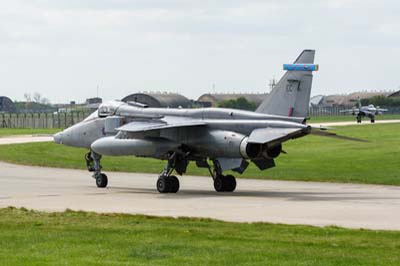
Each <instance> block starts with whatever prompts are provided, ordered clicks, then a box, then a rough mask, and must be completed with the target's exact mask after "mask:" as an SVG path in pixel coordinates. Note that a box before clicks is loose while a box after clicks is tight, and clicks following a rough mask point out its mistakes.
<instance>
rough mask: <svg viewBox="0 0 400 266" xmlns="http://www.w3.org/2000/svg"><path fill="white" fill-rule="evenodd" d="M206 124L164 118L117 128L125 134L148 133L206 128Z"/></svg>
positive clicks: (189, 120) (191, 120)
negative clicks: (198, 127) (180, 128)
mask: <svg viewBox="0 0 400 266" xmlns="http://www.w3.org/2000/svg"><path fill="white" fill-rule="evenodd" d="M205 125H206V123H205V122H203V121H201V120H195V119H187V118H183V117H172V116H170V117H168V116H166V117H163V118H162V119H157V120H153V119H151V120H137V121H133V122H130V123H128V124H126V125H123V126H122V127H119V128H117V129H116V130H118V131H125V132H132V133H136V132H146V131H152V130H160V129H168V128H178V127H194V126H205Z"/></svg>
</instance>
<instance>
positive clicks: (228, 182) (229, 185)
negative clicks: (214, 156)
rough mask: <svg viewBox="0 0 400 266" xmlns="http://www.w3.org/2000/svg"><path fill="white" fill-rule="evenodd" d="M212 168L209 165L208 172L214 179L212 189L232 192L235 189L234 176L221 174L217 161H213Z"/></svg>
mask: <svg viewBox="0 0 400 266" xmlns="http://www.w3.org/2000/svg"><path fill="white" fill-rule="evenodd" d="M213 168H214V169H211V167H209V171H210V174H211V176H212V178H213V179H214V189H215V191H217V192H233V191H235V189H236V178H235V177H234V176H233V175H226V176H225V175H223V174H222V170H221V166H220V164H219V162H218V161H214V167H213Z"/></svg>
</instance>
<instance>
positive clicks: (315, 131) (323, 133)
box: [311, 128, 368, 142]
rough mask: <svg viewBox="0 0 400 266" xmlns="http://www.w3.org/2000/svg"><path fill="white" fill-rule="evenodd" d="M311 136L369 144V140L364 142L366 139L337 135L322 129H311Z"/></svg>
mask: <svg viewBox="0 0 400 266" xmlns="http://www.w3.org/2000/svg"><path fill="white" fill-rule="evenodd" d="M311 134H313V135H317V136H321V137H330V138H335V139H342V140H350V141H357V142H368V141H367V140H364V139H358V138H352V137H347V136H341V135H337V134H336V133H333V132H328V131H324V130H321V129H320V128H311Z"/></svg>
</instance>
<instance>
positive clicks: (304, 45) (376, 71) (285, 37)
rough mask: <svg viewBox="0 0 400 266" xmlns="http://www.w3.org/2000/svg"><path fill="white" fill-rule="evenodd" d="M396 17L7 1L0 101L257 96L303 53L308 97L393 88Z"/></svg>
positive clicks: (396, 6)
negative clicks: (308, 68)
mask: <svg viewBox="0 0 400 266" xmlns="http://www.w3.org/2000/svg"><path fill="white" fill-rule="evenodd" d="M398 14H400V2H399V1H398V0H360V1H359V0H303V1H298V0H280V1H278V0H270V1H269V0H264V1H262V0H246V1H243V0H241V1H239V0H218V1H215V0H214V1H211V0H199V1H184V0H2V1H1V2H0V95H5V96H8V97H10V98H12V99H13V100H23V95H24V93H31V94H33V93H34V92H38V93H40V94H42V95H43V96H44V97H47V98H48V99H50V101H51V102H53V103H60V102H67V101H71V100H75V101H77V102H83V101H85V99H86V98H89V97H95V96H96V95H97V92H98V95H99V96H100V97H102V98H103V99H104V100H113V99H121V98H122V97H124V96H126V95H128V94H130V93H135V92H139V91H140V92H143V91H169V92H178V93H181V94H183V95H185V96H186V97H189V98H192V99H196V98H197V97H199V96H200V95H201V94H203V93H209V92H237V93H240V92H242V93H251V92H260V93H262V92H268V91H269V88H268V83H269V80H270V79H272V78H273V77H275V78H276V79H279V78H280V77H281V76H282V74H283V71H282V65H283V64H284V63H292V62H293V61H294V59H296V57H297V56H298V55H299V54H300V52H301V51H302V50H304V49H315V50H316V63H318V64H319V65H320V71H319V72H316V73H315V75H314V83H313V91H312V94H313V95H318V94H335V93H348V92H352V91H360V90H369V91H377V90H397V89H399V87H400V78H399V77H400V75H399V72H400V71H399V70H400V67H399V66H397V60H398V59H399V58H400V45H399V44H400V16H398ZM97 88H98V89H97Z"/></svg>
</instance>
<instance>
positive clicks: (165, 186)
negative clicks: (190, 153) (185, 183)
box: [157, 153, 188, 193]
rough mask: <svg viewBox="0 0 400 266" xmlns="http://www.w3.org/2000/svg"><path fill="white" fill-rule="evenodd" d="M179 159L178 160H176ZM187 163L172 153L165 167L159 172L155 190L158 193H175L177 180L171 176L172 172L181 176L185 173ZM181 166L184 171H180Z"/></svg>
mask: <svg viewBox="0 0 400 266" xmlns="http://www.w3.org/2000/svg"><path fill="white" fill-rule="evenodd" d="M178 159H180V160H178ZM187 164H188V162H187V161H186V160H185V159H184V158H178V155H177V154H176V153H172V154H171V155H170V156H169V158H168V162H167V165H166V166H165V168H164V170H163V171H162V172H161V174H160V176H159V177H158V180H157V190H158V192H160V193H176V192H178V191H179V179H178V178H177V177H176V176H174V175H172V172H173V171H174V170H177V172H180V173H181V174H182V173H183V172H185V171H186V167H187ZM182 166H183V168H184V169H180V168H181V167H182Z"/></svg>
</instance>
